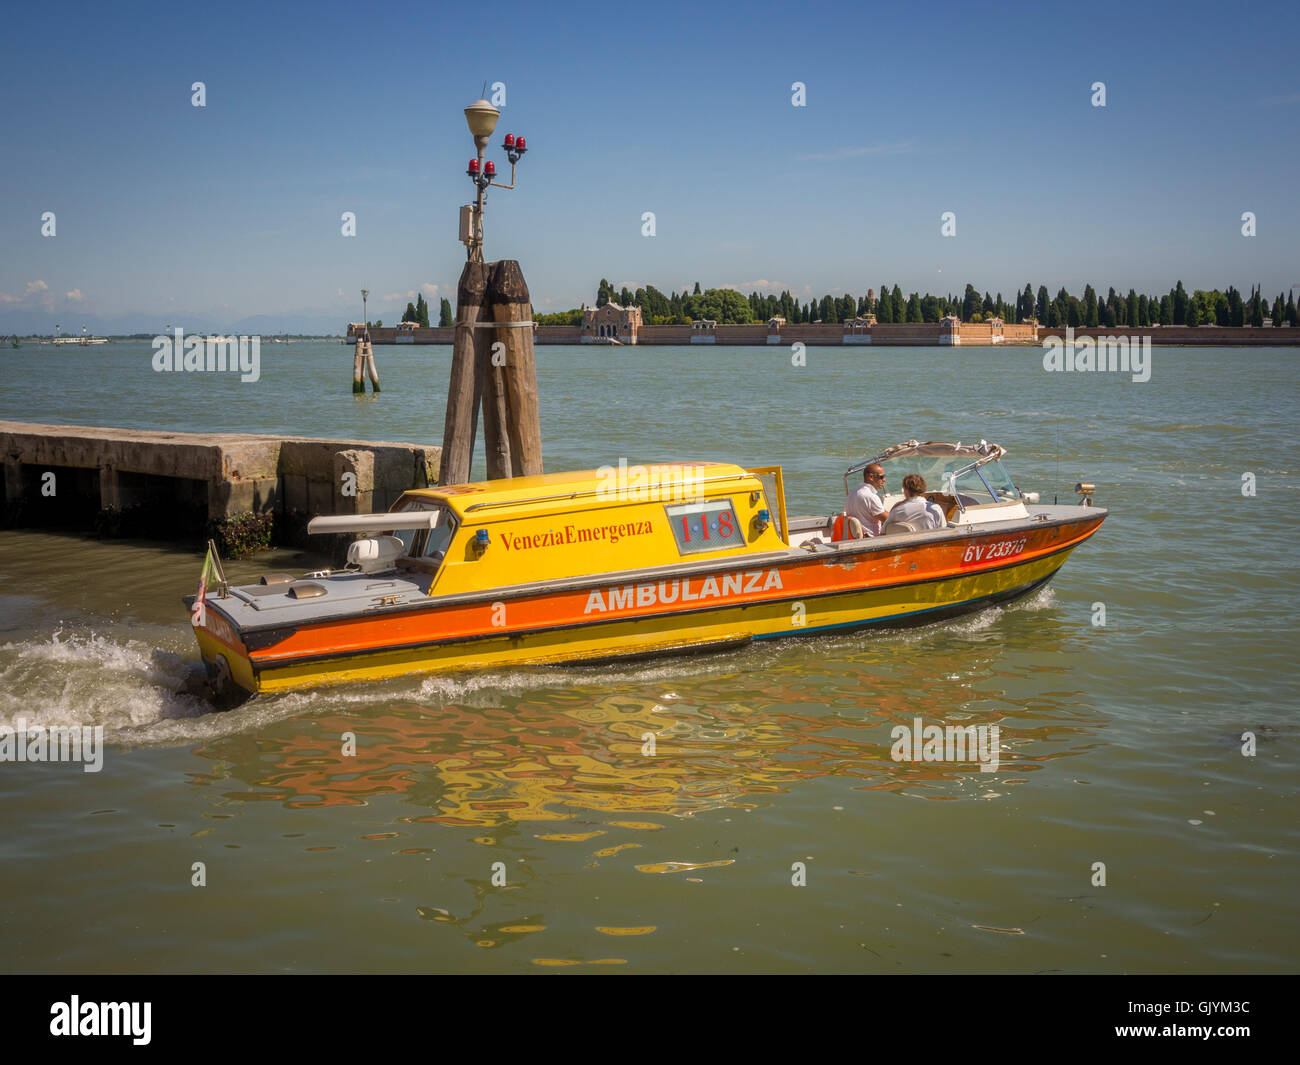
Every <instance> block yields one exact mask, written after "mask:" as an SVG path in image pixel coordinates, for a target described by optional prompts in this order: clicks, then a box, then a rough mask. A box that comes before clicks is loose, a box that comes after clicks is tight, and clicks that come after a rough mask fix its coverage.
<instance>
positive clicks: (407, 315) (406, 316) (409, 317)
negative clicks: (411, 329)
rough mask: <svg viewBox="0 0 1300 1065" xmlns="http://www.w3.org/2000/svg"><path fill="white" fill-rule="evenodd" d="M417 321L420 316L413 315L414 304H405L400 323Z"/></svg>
mask: <svg viewBox="0 0 1300 1065" xmlns="http://www.w3.org/2000/svg"><path fill="white" fill-rule="evenodd" d="M419 320H420V316H419V315H418V314H416V313H415V304H414V303H407V305H406V311H405V312H404V313H403V314H402V321H404V322H418V321H419Z"/></svg>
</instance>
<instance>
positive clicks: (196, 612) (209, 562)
mask: <svg viewBox="0 0 1300 1065" xmlns="http://www.w3.org/2000/svg"><path fill="white" fill-rule="evenodd" d="M225 583H226V575H225V573H223V572H222V570H221V559H220V558H219V557H218V556H217V546H216V544H214V543H213V542H212V541H211V540H209V541H208V554H207V557H205V558H204V559H203V572H201V573H200V574H199V594H198V595H196V596H195V597H194V606H193V608H192V609H191V611H190V623H191V624H192V625H193V626H194V627H195V628H198V627H199V626H200V625H202V624H203V619H204V605H203V604H204V600H205V599H206V598H207V593H208V588H209V587H210V586H211V585H213V584H218V585H224V584H225Z"/></svg>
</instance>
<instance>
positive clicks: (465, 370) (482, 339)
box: [438, 261, 489, 484]
mask: <svg viewBox="0 0 1300 1065" xmlns="http://www.w3.org/2000/svg"><path fill="white" fill-rule="evenodd" d="M487 283H488V267H487V265H486V264H485V263H481V262H474V261H470V262H467V263H466V264H465V269H464V270H462V271H461V274H460V282H459V283H458V284H457V286H456V333H455V337H454V339H453V342H452V351H451V384H450V386H449V387H448V389H447V419H446V422H445V423H444V425H443V432H442V462H441V464H440V465H439V468H438V483H439V484H463V483H464V482H466V481H468V480H469V468H470V462H471V460H472V459H473V457H474V437H475V436H476V435H477V432H478V405H479V398H480V395H481V392H482V381H481V378H480V377H479V373H478V360H477V357H476V354H475V349H476V346H477V345H485V346H486V345H487V342H488V340H489V337H488V335H487V334H488V332H489V331H488V330H486V329H475V328H474V326H475V324H476V323H477V322H478V321H479V320H480V317H481V314H482V310H483V304H484V299H485V297H486V294H487Z"/></svg>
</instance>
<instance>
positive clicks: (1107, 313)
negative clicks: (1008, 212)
mask: <svg viewBox="0 0 1300 1065" xmlns="http://www.w3.org/2000/svg"><path fill="white" fill-rule="evenodd" d="M443 302H444V304H445V303H446V301H445V300H444V301H443ZM607 303H617V304H619V305H621V306H623V307H640V308H641V319H642V321H643V322H645V323H646V324H647V325H689V324H690V322H691V321H693V320H695V319H699V318H711V319H714V320H715V321H717V322H718V323H719V324H721V325H736V324H744V323H746V322H766V321H767V320H768V319H770V318H775V317H781V318H784V319H785V320H786V321H787V322H790V323H793V324H805V323H811V322H845V321H848V320H849V319H851V318H855V317H858V316H861V315H866V314H874V315H875V316H876V320H877V321H878V322H938V321H939V320H940V319H942V318H944V317H945V316H947V315H949V314H951V315H955V316H956V317H957V318H960V319H961V320H962V321H963V322H982V321H985V320H986V319H988V318H992V317H997V318H1001V319H1002V320H1003V321H1004V322H1024V321H1027V320H1029V319H1030V318H1036V319H1038V323H1039V324H1040V325H1042V326H1046V327H1049V328H1064V327H1065V326H1074V327H1077V328H1079V327H1103V326H1104V327H1107V328H1111V327H1115V326H1153V325H1191V326H1197V325H1223V326H1241V325H1253V326H1262V325H1263V324H1264V319H1265V318H1271V319H1272V323H1273V325H1274V326H1281V325H1283V324H1290V325H1291V326H1296V325H1297V324H1300V323H1297V315H1296V305H1295V297H1294V293H1292V294H1291V295H1289V296H1287V297H1286V298H1285V300H1284V299H1283V296H1282V294H1281V293H1279V294H1278V296H1277V298H1276V299H1275V300H1274V301H1273V304H1272V307H1270V306H1269V302H1268V298H1267V297H1265V296H1264V295H1262V293H1260V291H1259V289H1258V287H1254V288H1252V289H1251V292H1250V295H1249V296H1248V297H1245V298H1243V297H1242V294H1241V293H1240V292H1239V291H1238V290H1237V289H1236V288H1234V287H1233V286H1232V285H1229V286H1228V288H1227V290H1226V291H1220V290H1219V289H1212V290H1210V291H1208V292H1207V291H1204V290H1202V289H1197V290H1196V291H1194V292H1191V293H1189V292H1187V290H1186V289H1185V288H1184V287H1183V283H1182V282H1181V281H1179V282H1178V283H1177V285H1175V286H1174V287H1173V288H1172V289H1170V290H1169V291H1168V292H1167V293H1166V294H1164V295H1161V296H1157V295H1146V294H1141V295H1140V294H1139V293H1138V292H1137V291H1136V290H1134V289H1129V291H1128V295H1126V296H1125V295H1121V294H1119V293H1118V292H1116V291H1115V289H1114V288H1111V289H1110V290H1109V291H1108V292H1107V294H1106V298H1105V299H1104V300H1103V299H1101V298H1099V296H1098V295H1097V290H1096V289H1095V288H1093V286H1092V285H1085V286H1084V289H1083V296H1082V297H1079V296H1073V295H1071V294H1070V293H1069V292H1067V291H1066V290H1065V289H1064V288H1061V289H1060V291H1058V292H1057V294H1056V295H1055V296H1054V297H1053V296H1050V295H1049V294H1048V291H1047V286H1046V285H1039V286H1038V292H1037V294H1035V292H1034V290H1033V286H1032V285H1029V284H1026V285H1025V288H1024V291H1023V292H1021V293H1020V294H1019V295H1018V296H1016V299H1015V303H1014V304H1012V303H1008V302H1007V301H1006V300H1004V299H1003V298H1002V293H1001V292H999V293H997V294H996V295H990V294H989V293H987V292H985V293H983V294H982V295H981V293H980V292H979V290H978V289H977V288H975V286H974V285H970V284H968V285H967V286H966V291H965V292H964V293H963V294H962V295H961V296H960V297H956V296H953V295H951V294H949V295H946V296H942V295H941V296H933V295H931V294H930V293H928V292H927V293H926V294H925V295H924V296H922V295H920V294H919V293H916V292H912V293H910V294H908V295H907V296H904V295H903V292H902V290H901V289H900V288H899V286H898V285H893V286H890V285H888V284H884V285H881V286H880V288H879V289H871V290H869V291H868V292H867V295H865V296H860V297H856V298H855V297H854V296H852V295H843V296H832V295H829V294H827V295H825V296H823V297H822V298H821V299H820V300H815V299H814V300H810V301H808V302H807V303H801V302H800V301H799V300H798V299H796V298H795V297H794V296H793V295H792V294H791V293H790V291H789V290H786V291H784V292H782V293H781V294H780V295H779V296H777V295H768V296H762V295H759V293H757V292H751V293H750V294H749V296H748V297H746V296H744V295H742V294H741V293H740V292H738V291H736V290H735V289H725V288H724V289H718V288H711V289H705V290H703V291H701V289H700V283H699V282H698V281H697V282H695V288H694V290H693V291H692V292H689V293H688V292H685V291H683V292H680V293H678V292H672V293H670V294H669V295H664V293H662V292H660V291H659V289H657V288H655V287H654V286H653V285H646V286H645V288H638V289H637V290H636V291H635V292H633V291H631V290H629V289H628V288H626V287H624V288H623V289H622V290H619V289H616V288H615V287H614V286H613V285H611V284H610V283H609V282H608V281H607V280H605V279H604V278H601V281H600V284H599V286H598V287H597V289H596V306H597V307H603V306H604V305H605V304H607ZM585 309H586V305H585V304H584V305H583V307H582V308H581V309H577V310H570V311H559V312H556V313H553V314H542V315H537V314H535V315H534V320H536V321H537V322H538V323H539V324H541V325H578V324H581V322H582V315H583V311H584V310H585Z"/></svg>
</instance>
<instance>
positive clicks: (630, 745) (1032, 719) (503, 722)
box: [195, 611, 1096, 826]
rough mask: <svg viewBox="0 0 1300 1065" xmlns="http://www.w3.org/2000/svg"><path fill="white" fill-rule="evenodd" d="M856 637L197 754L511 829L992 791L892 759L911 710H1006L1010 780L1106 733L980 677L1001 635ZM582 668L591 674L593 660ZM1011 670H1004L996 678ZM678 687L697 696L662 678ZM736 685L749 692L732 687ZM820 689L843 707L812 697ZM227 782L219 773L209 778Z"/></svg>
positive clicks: (298, 722)
mask: <svg viewBox="0 0 1300 1065" xmlns="http://www.w3.org/2000/svg"><path fill="white" fill-rule="evenodd" d="M1033 613H1035V614H1041V613H1042V612H1039V611H1034V612H1033ZM1004 617H1005V615H1004ZM995 623H996V621H995ZM1025 624H1029V622H1025ZM1032 626H1033V628H1034V631H1035V633H1036V638H1037V640H1038V650H1039V651H1040V652H1042V653H1043V655H1044V660H1045V661H1050V656H1051V653H1052V652H1053V651H1054V650H1059V647H1060V645H1061V644H1062V643H1063V641H1064V631H1063V630H1064V627H1063V625H1061V624H1060V623H1059V622H1058V623H1053V622H1052V621H1050V620H1048V621H1045V620H1043V619H1042V618H1041V617H1036V618H1034V620H1033V621H1032ZM1058 630H1060V631H1058ZM928 631H929V632H930V633H931V634H933V633H934V631H935V630H928ZM929 638H930V639H933V635H931V636H930V637H929ZM959 638H961V637H960V634H959ZM851 639H852V638H849V637H844V638H841V639H840V640H838V641H835V643H836V645H838V647H839V648H840V649H841V654H840V655H839V656H838V657H836V658H833V659H832V660H830V661H827V660H823V662H824V663H825V665H824V666H823V667H822V668H818V665H819V664H815V665H814V666H813V667H812V668H811V669H810V666H809V663H808V661H807V659H806V658H803V657H801V656H800V655H799V654H798V652H797V651H795V650H783V651H781V652H780V653H778V654H776V655H770V654H769V655H765V654H764V653H763V652H762V651H757V650H756V651H752V652H745V653H744V654H742V655H741V658H742V659H748V658H750V657H752V658H754V659H758V658H760V657H761V658H763V659H764V661H763V662H762V663H761V665H757V664H755V663H749V664H748V667H747V668H746V670H745V672H741V673H738V672H736V671H735V670H734V668H727V670H726V672H725V673H720V674H718V675H714V676H706V677H703V678H701V677H699V675H698V674H697V675H696V676H694V677H692V676H690V675H689V674H688V675H682V676H679V677H677V678H676V679H673V678H671V677H669V678H668V679H665V680H661V681H658V682H655V683H651V684H648V685H647V684H644V683H642V684H636V685H628V684H627V683H626V682H624V683H622V684H620V685H617V686H614V687H613V693H612V694H611V693H610V691H611V688H610V686H609V685H608V684H604V685H602V684H598V683H592V685H591V686H590V687H589V688H583V687H576V688H569V687H565V688H559V687H545V686H542V687H534V688H531V689H526V690H524V691H522V692H492V691H490V690H479V691H477V692H474V693H472V694H469V695H464V694H462V695H461V696H460V697H459V698H457V699H456V700H455V701H451V702H448V703H447V704H445V705H441V706H439V705H426V704H425V703H424V702H421V701H416V700H413V699H409V698H399V699H392V700H389V701H387V702H377V703H374V704H371V705H372V707H373V709H367V710H366V711H363V712H360V713H356V712H342V713H324V714H321V715H319V716H318V717H316V718H315V719H314V720H312V719H308V718H305V717H303V716H299V717H297V718H295V719H292V720H288V721H285V722H282V723H281V724H280V725H278V726H275V727H272V728H269V729H264V730H262V731H261V732H260V734H259V735H258V736H257V737H256V738H254V737H253V736H251V735H236V736H231V737H226V738H222V739H219V740H215V741H212V742H210V743H208V744H205V745H204V746H202V747H200V748H198V749H197V750H196V752H195V753H197V754H199V755H201V756H203V757H206V758H210V759H213V760H214V761H216V762H218V763H221V764H223V765H224V766H225V767H228V770H229V775H230V776H233V777H235V778H237V779H240V780H244V781H245V782H246V783H248V784H249V785H250V786H251V789H252V790H249V791H246V792H226V793H225V794H226V797H227V798H228V799H231V800H236V801H268V800H269V801H279V802H281V803H283V804H284V805H285V806H288V807H316V806H338V805H349V804H351V805H359V804H367V803H370V802H373V801H374V800H377V799H380V798H382V797H383V796H386V795H387V796H394V797H400V798H401V799H402V801H403V802H404V803H406V804H408V805H409V806H415V807H422V808H424V809H427V810H428V811H429V812H428V813H424V814H409V813H408V814H407V815H405V816H401V817H399V818H397V820H399V821H402V822H435V823H439V824H444V825H461V826H501V825H505V824H510V823H515V822H523V821H539V822H557V821H569V820H575V819H581V818H582V817H585V816H589V815H592V814H598V815H609V816H615V817H622V816H634V815H636V816H647V815H670V816H676V817H689V816H690V815H692V814H695V813H698V812H700V811H705V810H716V809H721V808H724V807H743V806H755V805H766V804H767V803H766V801H765V800H764V797H765V796H773V795H777V794H782V793H786V792H789V791H791V790H793V789H794V788H796V787H797V786H798V785H799V784H800V782H803V781H809V780H814V779H817V778H824V777H844V778H848V779H850V780H852V781H853V782H854V783H853V785H852V786H853V787H855V788H863V789H882V790H890V791H907V792H909V793H912V794H917V795H922V796H925V797H929V798H941V799H951V798H958V797H963V796H965V795H970V796H974V795H976V794H979V793H986V792H987V791H988V790H989V789H988V785H989V784H990V783H991V782H992V781H993V780H994V779H995V778H994V777H993V776H991V775H989V774H985V773H981V772H980V770H979V766H978V764H976V763H974V762H972V761H966V762H961V763H951V762H926V761H912V762H900V761H895V760H894V759H893V757H892V755H891V746H892V742H893V741H892V739H891V732H892V730H893V729H894V727H895V726H900V725H901V726H906V727H908V728H911V727H912V725H913V722H914V720H915V719H916V718H917V717H921V718H923V719H924V721H925V722H926V723H927V724H940V725H956V726H962V727H965V726H969V725H995V724H996V725H998V726H999V727H1000V747H1001V750H1000V766H999V769H1000V775H999V777H998V778H997V779H1000V780H1001V779H1005V777H1006V775H1007V774H1012V775H1016V776H1019V775H1021V774H1023V773H1026V772H1030V771H1032V770H1035V769H1037V768H1040V767H1041V765H1042V763H1044V762H1045V761H1048V760H1050V759H1053V758H1057V757H1062V756H1063V755H1066V754H1070V753H1073V751H1072V746H1073V745H1072V743H1071V741H1072V740H1075V739H1077V740H1079V741H1080V743H1082V744H1084V745H1087V744H1091V743H1092V742H1093V741H1094V737H1093V735H1092V733H1093V731H1094V729H1095V728H1096V721H1095V719H1094V717H1093V716H1092V715H1091V713H1090V712H1089V711H1088V709H1087V707H1086V706H1081V705H1080V704H1079V696H1078V695H1076V694H1073V693H1062V694H1061V695H1059V696H1051V697H1044V696H1041V695H1039V696H1034V697H1032V698H1030V699H1026V700H1025V701H1024V702H1020V701H1019V700H1017V699H1015V698H1014V697H1009V696H1008V694H1007V693H1006V692H1004V691H998V690H984V689H986V688H989V687H990V686H989V684H988V681H987V678H988V677H989V674H990V673H991V672H992V670H993V667H994V664H995V662H996V661H997V660H998V659H999V658H1000V656H1001V654H1002V648H1001V646H1000V641H998V642H994V643H991V644H989V645H988V646H985V645H984V644H981V643H978V642H975V643H971V642H970V641H969V640H968V639H966V638H961V639H962V648H961V652H960V653H961V654H962V656H963V657H962V661H961V670H960V672H938V673H936V672H935V671H934V670H933V669H932V666H931V663H932V662H933V661H941V660H942V656H943V654H944V651H943V650H942V649H939V651H938V654H937V656H932V654H931V653H930V652H931V651H933V650H934V649H933V648H931V649H928V650H927V651H926V653H924V654H923V655H922V654H915V653H914V654H908V655H907V656H905V658H904V659H903V661H901V662H900V661H899V658H900V656H899V655H897V654H891V651H892V650H893V649H892V648H891V647H890V646H889V645H888V642H886V645H885V647H884V648H875V647H873V648H862V647H858V648H853V647H852V644H851V643H850V642H849V641H850V640H851ZM906 639H907V637H906V636H901V635H900V636H899V637H898V641H899V642H900V643H901V642H903V641H905V640H906ZM882 651H883V653H882ZM855 660H856V661H855ZM727 665H728V666H731V665H732V663H727ZM831 666H849V667H852V668H851V670H849V672H850V673H851V675H850V676H846V677H844V678H843V679H841V678H839V677H834V676H831V677H828V675H827V673H826V671H825V667H831ZM1040 668H1041V669H1042V670H1048V669H1049V667H1046V666H1044V667H1040ZM876 670H879V671H880V673H879V674H877V676H878V681H879V683H878V684H876V686H875V687H874V690H871V691H853V690H852V689H849V688H846V687H845V682H846V681H847V682H848V683H849V684H858V685H860V684H861V683H862V680H861V678H862V677H864V676H865V677H871V676H872V675H873V674H874V673H875V671H876ZM570 679H572V680H574V681H577V682H579V683H580V682H581V680H582V674H581V673H577V674H574V675H572V676H571V677H570ZM600 679H601V681H606V680H607V677H601V678H600ZM828 681H829V684H830V686H831V687H830V688H829V689H828ZM1005 682H1006V675H1005V673H1003V674H1002V675H1000V676H998V678H997V681H996V683H997V684H998V685H999V686H1001V685H1004V684H1005ZM437 683H438V682H437V681H435V680H432V679H431V680H426V681H425V683H424V689H429V690H430V691H431V692H436V691H437V690H438V688H437ZM1037 683H1038V684H1039V685H1041V683H1042V682H1041V680H1040V681H1038V682H1037ZM669 687H676V688H678V689H680V691H682V692H684V693H686V694H684V695H682V696H680V697H678V696H676V695H675V694H674V693H672V692H663V691H662V689H664V688H669ZM620 688H621V689H622V691H621V692H620V690H619V689H620ZM424 689H422V698H424V696H423V690H424ZM738 693H739V694H742V695H744V694H748V695H749V698H746V699H744V701H738V700H737V698H736V696H737V694H738ZM373 694H377V693H373ZM715 694H716V698H714V696H715ZM433 699H436V695H433V696H432V697H431V698H430V701H433ZM818 703H820V705H821V706H822V707H823V708H824V707H826V706H830V707H832V708H834V709H833V710H832V711H831V712H827V711H826V710H825V709H822V710H821V711H820V712H818V711H809V709H808V707H809V705H810V704H814V705H816V704H818ZM345 733H352V734H354V735H355V736H356V753H355V756H344V755H342V754H341V753H340V740H339V737H340V736H342V735H344V734H345ZM651 737H653V747H651ZM651 749H653V752H654V753H653V755H650V754H649V753H648V752H649V751H650V750H651ZM220 779H221V775H218V774H214V775H213V776H211V777H208V778H206V782H208V783H214V784H215V783H217V782H218V781H219V780H220ZM972 789H974V790H972Z"/></svg>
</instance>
